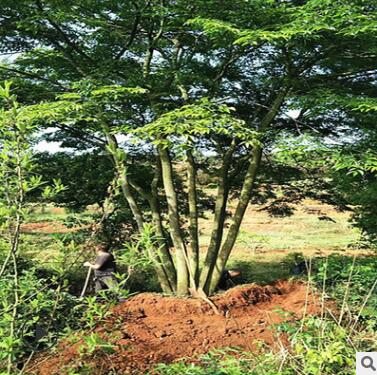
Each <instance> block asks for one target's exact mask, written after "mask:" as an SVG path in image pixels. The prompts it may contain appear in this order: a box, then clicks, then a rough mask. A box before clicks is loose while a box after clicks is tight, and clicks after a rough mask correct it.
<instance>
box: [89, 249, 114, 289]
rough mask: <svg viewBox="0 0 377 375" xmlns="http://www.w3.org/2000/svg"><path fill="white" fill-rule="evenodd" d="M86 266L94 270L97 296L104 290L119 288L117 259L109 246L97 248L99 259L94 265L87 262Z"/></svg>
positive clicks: (97, 258)
mask: <svg viewBox="0 0 377 375" xmlns="http://www.w3.org/2000/svg"><path fill="white" fill-rule="evenodd" d="M84 266H85V267H90V268H92V269H93V270H94V281H95V291H96V294H99V292H100V291H102V290H108V289H113V288H115V287H116V286H117V284H118V281H117V279H116V277H115V275H114V273H115V272H116V263H115V258H114V256H113V254H111V252H110V251H109V246H108V245H107V244H101V245H99V246H98V247H97V257H96V260H95V263H94V264H93V263H91V262H85V263H84Z"/></svg>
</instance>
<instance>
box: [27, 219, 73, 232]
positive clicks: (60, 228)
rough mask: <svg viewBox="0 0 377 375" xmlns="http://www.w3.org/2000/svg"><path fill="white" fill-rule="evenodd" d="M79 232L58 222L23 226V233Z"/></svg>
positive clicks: (42, 222)
mask: <svg viewBox="0 0 377 375" xmlns="http://www.w3.org/2000/svg"><path fill="white" fill-rule="evenodd" d="M75 230H77V229H76V228H67V227H66V226H65V225H64V224H63V223H60V222H58V221H40V222H37V223H25V224H22V226H21V231H22V233H45V234H51V233H69V232H74V231H75Z"/></svg>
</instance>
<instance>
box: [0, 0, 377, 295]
mask: <svg viewBox="0 0 377 375" xmlns="http://www.w3.org/2000/svg"><path fill="white" fill-rule="evenodd" d="M1 4H2V8H3V9H2V18H1V26H2V31H1V36H2V40H1V48H2V51H3V52H4V53H6V54H11V55H13V58H12V59H11V60H9V61H8V62H7V63H4V64H3V65H2V66H1V71H2V74H3V76H4V77H9V76H11V77H12V78H13V79H14V80H15V82H16V83H17V92H18V95H19V97H20V98H21V100H23V101H24V102H25V103H31V104H33V103H34V104H36V103H39V102H40V101H41V100H44V101H47V102H50V103H53V104H50V106H51V105H54V106H55V107H54V113H53V114H52V113H51V107H50V108H49V111H50V112H48V113H46V111H44V109H43V108H46V107H41V110H40V116H39V117H38V119H36V121H37V122H38V123H39V124H40V125H41V126H44V123H47V124H48V126H50V127H51V126H53V127H54V128H55V129H56V133H55V137H60V139H63V140H64V142H65V144H67V145H70V146H74V147H77V148H80V150H85V149H93V148H94V149H95V150H97V151H100V152H104V151H106V152H107V153H108V155H110V157H111V158H112V162H113V167H112V168H114V171H115V176H116V179H117V180H118V181H119V186H120V188H121V191H122V193H123V195H124V197H125V199H126V201H127V202H128V205H129V207H130V209H131V210H132V212H133V216H134V219H135V222H136V225H137V227H138V228H139V231H142V230H143V226H144V224H145V222H149V221H150V222H152V223H153V225H154V227H155V230H156V238H155V245H154V246H153V248H151V249H149V250H150V253H151V256H152V257H153V259H154V261H155V267H156V271H157V273H158V276H159V280H160V283H161V285H162V288H163V290H164V291H166V292H170V293H171V292H174V293H175V292H177V293H179V294H186V293H187V292H188V287H189V286H191V287H192V288H194V289H196V288H202V289H204V291H205V292H207V293H208V292H209V293H212V292H213V291H214V290H215V288H216V285H217V283H218V281H219V278H220V275H221V272H222V270H223V269H224V267H225V265H226V262H227V260H228V257H229V255H230V252H231V250H232V248H233V245H234V242H235V239H236V237H237V234H238V231H239V227H240V224H241V222H242V218H243V215H244V212H245V210H246V207H247V205H248V202H249V200H250V198H251V197H252V195H253V187H254V184H255V180H256V178H257V172H258V169H259V167H260V164H261V160H262V158H263V156H264V155H268V154H270V153H273V152H274V147H275V145H276V142H278V141H280V140H281V139H282V138H284V137H287V136H288V135H293V136H297V135H300V134H303V133H308V134H310V135H312V136H315V137H317V138H318V139H320V141H321V142H326V141H328V140H330V138H331V139H332V140H333V141H334V140H335V141H337V142H339V143H344V142H345V141H349V140H352V141H356V140H358V139H359V138H358V137H359V136H360V135H361V134H365V132H367V131H368V128H370V127H371V126H373V125H372V124H373V122H372V120H371V117H368V116H359V113H358V112H357V111H354V109H355V108H359V109H361V108H363V106H365V105H370V106H373V105H374V104H373V103H374V100H375V99H373V98H374V97H375V93H376V92H375V73H376V72H375V66H374V61H375V51H376V30H375V17H376V10H375V7H374V4H373V3H372V2H368V1H342V2H340V1H324V0H309V1H289V2H276V1H253V2H248V1H236V2H232V3H231V4H230V3H229V4H228V3H224V2H219V1H206V2H202V1H194V2H190V4H187V2H184V1H163V0H162V1H156V2H155V1H152V2H150V1H131V2H129V3H128V4H127V5H125V4H123V3H121V2H114V1H101V2H97V1H96V2H94V1H75V2H73V1H64V2H63V1H42V0H36V1H33V2H29V1H19V2H17V4H13V3H11V2H8V1H2V2H1ZM36 105H40V104H36ZM43 114H44V115H43ZM43 116H45V119H43ZM47 119H48V121H44V120H47ZM47 124H46V125H45V126H47ZM131 140H134V141H135V142H136V141H137V142H138V146H137V148H138V151H139V153H138V155H140V154H141V153H143V154H144V155H143V157H138V158H133V157H132V156H131V155H132V147H131V146H130V144H131V143H130V142H131ZM209 159H212V160H213V159H215V160H216V161H217V163H216V165H212V166H211V167H210V168H207V167H208V160H209ZM178 163H179V165H180V166H184V167H183V171H182V170H181V172H180V173H179V171H178V168H176V166H177V165H178ZM71 169H72V168H71ZM208 169H209V170H208ZM140 170H143V171H145V179H144V184H143V186H140V181H138V180H137V176H138V173H139V171H140ZM198 170H203V171H206V173H209V174H210V175H211V176H212V178H213V181H214V183H215V184H216V187H217V193H216V195H215V197H214V218H213V228H212V233H211V241H210V244H209V247H208V249H207V252H206V256H205V257H204V264H203V266H202V267H200V266H199V260H198V259H199V256H198V253H199V247H200V245H199V243H198V242H199V236H198V216H199V215H200V192H199V191H200V190H201V189H203V187H202V186H200V184H198V181H197V173H198ZM132 171H135V172H132ZM237 176H238V181H239V180H240V179H241V181H242V183H241V185H239V184H237V185H236V184H235V181H236V180H235V177H237ZM145 182H147V183H145ZM180 184H183V185H180ZM179 186H182V189H180V188H179ZM233 192H234V194H236V196H237V197H238V204H237V207H236V209H235V211H234V212H232V218H231V223H230V226H229V230H227V231H224V229H223V228H224V224H225V219H226V213H227V203H228V198H229V195H230V194H231V193H233ZM183 196H185V199H184V200H183V199H182V198H181V197H183ZM186 199H187V200H186ZM180 203H183V204H180ZM185 217H187V220H188V223H187V224H186V223H185V221H184V218H185ZM171 243H172V244H173V246H174V249H175V251H174V252H172V251H171V248H170V244H171ZM173 255H174V256H173ZM173 258H174V259H173Z"/></svg>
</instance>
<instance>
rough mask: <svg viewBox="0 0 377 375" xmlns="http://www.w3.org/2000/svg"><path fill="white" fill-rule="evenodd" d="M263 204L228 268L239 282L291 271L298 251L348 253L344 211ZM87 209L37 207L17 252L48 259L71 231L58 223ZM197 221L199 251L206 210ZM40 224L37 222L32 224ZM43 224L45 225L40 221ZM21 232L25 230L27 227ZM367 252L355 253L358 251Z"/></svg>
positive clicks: (252, 214)
mask: <svg viewBox="0 0 377 375" xmlns="http://www.w3.org/2000/svg"><path fill="white" fill-rule="evenodd" d="M263 208H264V207H263V206H257V205H251V206H250V207H249V208H248V210H247V211H246V214H245V218H244V221H243V223H242V226H241V230H240V233H239V236H238V239H237V241H236V244H235V247H234V250H233V252H232V254H231V256H230V259H229V263H228V268H239V269H241V270H242V274H243V278H242V281H243V282H257V283H261V284H266V283H269V282H271V281H274V280H276V279H279V278H286V277H288V276H289V274H290V267H289V266H288V265H287V263H286V262H285V261H284V258H285V257H286V256H287V255H288V254H290V253H292V252H299V253H302V254H303V255H305V256H324V255H329V254H331V253H341V254H346V255H347V254H352V253H354V251H355V250H353V249H352V247H353V246H354V244H355V243H356V242H357V241H358V239H359V236H360V233H359V231H358V230H357V229H355V228H353V227H352V226H351V224H350V222H349V219H350V213H349V212H338V211H336V210H335V209H334V207H332V206H330V205H325V204H321V203H319V202H316V201H313V200H305V201H303V202H302V203H301V204H299V205H294V206H292V208H293V214H292V215H291V216H288V217H272V216H271V215H270V214H269V213H268V212H267V211H265V210H263ZM90 214H93V210H91V211H90V212H89V211H88V212H83V213H79V214H74V215H73V214H70V213H68V212H66V211H65V210H64V209H63V208H57V207H52V206H45V207H44V208H43V210H42V209H41V208H38V207H36V208H35V210H34V213H33V214H32V215H31V217H30V218H29V220H28V223H27V224H25V225H26V227H25V229H26V230H27V233H25V235H24V237H23V244H22V252H23V253H24V254H27V255H28V256H29V257H32V258H37V259H38V261H39V262H40V263H46V264H47V263H49V262H53V260H54V258H56V257H57V256H58V255H59V252H61V249H62V243H61V237H62V236H64V235H66V236H68V237H69V236H70V232H71V231H72V229H70V228H66V231H67V233H66V234H64V233H62V232H64V231H65V230H64V228H65V227H64V225H63V223H67V222H70V221H72V220H75V221H76V220H78V221H80V220H82V222H83V223H84V222H85V219H86V218H87V217H88V215H90ZM207 216H208V217H207V219H201V220H200V232H201V237H200V240H201V249H202V252H201V255H202V257H203V255H204V253H205V251H206V247H207V245H208V243H209V236H210V231H211V224H212V222H211V220H212V217H211V214H210V213H208V215H207ZM321 216H322V217H325V218H327V220H319V217H321ZM38 223H39V226H38V225H37V224H38ZM41 223H44V224H45V225H43V226H42V225H41ZM26 230H25V231H26ZM365 252H367V251H365V250H363V251H362V252H359V253H360V254H363V253H365Z"/></svg>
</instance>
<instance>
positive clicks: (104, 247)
mask: <svg viewBox="0 0 377 375" xmlns="http://www.w3.org/2000/svg"><path fill="white" fill-rule="evenodd" d="M96 250H97V253H99V252H103V253H108V252H109V251H110V246H109V244H108V243H106V242H101V243H100V244H98V245H97V247H96Z"/></svg>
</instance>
